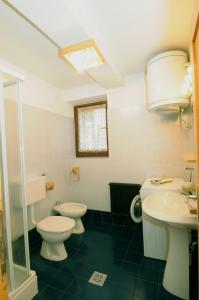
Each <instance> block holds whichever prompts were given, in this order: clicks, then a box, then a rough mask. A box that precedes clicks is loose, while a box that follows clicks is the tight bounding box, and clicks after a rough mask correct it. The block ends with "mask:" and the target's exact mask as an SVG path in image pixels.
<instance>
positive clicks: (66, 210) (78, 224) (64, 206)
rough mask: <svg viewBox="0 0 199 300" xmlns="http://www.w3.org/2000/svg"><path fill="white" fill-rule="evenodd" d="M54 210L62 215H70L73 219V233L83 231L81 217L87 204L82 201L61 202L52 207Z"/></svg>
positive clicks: (85, 210)
mask: <svg viewBox="0 0 199 300" xmlns="http://www.w3.org/2000/svg"><path fill="white" fill-rule="evenodd" d="M54 210H55V211H56V212H58V213H59V214H60V215H62V216H64V217H70V218H73V219H74V220H75V227H74V229H73V233H76V234H80V233H83V232H84V231H85V230H84V226H83V224H82V220H81V217H82V216H84V215H85V213H86V212H87V206H86V205H85V204H82V203H74V202H63V203H60V204H58V205H56V206H55V207H54Z"/></svg>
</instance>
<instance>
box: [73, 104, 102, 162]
mask: <svg viewBox="0 0 199 300" xmlns="http://www.w3.org/2000/svg"><path fill="white" fill-rule="evenodd" d="M74 114H75V138H76V156H77V157H81V156H83V157H87V156H108V130H107V102H106V101H101V102H96V103H89V104H84V105H77V106H75V107H74Z"/></svg>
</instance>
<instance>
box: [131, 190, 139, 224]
mask: <svg viewBox="0 0 199 300" xmlns="http://www.w3.org/2000/svg"><path fill="white" fill-rule="evenodd" d="M130 215H131V218H132V219H133V221H134V222H135V223H140V222H141V221H142V202H141V198H140V195H136V196H135V197H134V198H133V201H132V203H131V207H130Z"/></svg>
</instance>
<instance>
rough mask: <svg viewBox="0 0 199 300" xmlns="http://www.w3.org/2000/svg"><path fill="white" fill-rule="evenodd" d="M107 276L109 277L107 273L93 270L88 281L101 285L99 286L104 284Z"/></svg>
mask: <svg viewBox="0 0 199 300" xmlns="http://www.w3.org/2000/svg"><path fill="white" fill-rule="evenodd" d="M106 278H107V274H103V273H100V272H97V271H95V272H93V274H92V276H91V278H90V279H89V281H88V282H90V283H93V284H96V285H99V286H103V285H104V282H105V280H106Z"/></svg>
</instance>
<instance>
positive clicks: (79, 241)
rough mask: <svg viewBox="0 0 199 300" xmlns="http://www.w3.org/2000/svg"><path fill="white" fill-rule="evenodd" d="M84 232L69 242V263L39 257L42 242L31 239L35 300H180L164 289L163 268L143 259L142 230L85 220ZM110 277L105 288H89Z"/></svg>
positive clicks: (133, 225) (74, 236) (161, 265)
mask: <svg viewBox="0 0 199 300" xmlns="http://www.w3.org/2000/svg"><path fill="white" fill-rule="evenodd" d="M84 224H85V228H86V232H85V233H84V234H82V235H72V236H71V237H70V239H68V240H67V241H66V243H65V244H66V248H67V251H68V255H69V257H68V259H66V260H64V261H62V262H52V261H48V260H45V259H43V258H42V257H41V256H40V254H39V251H40V246H41V238H40V236H39V235H38V234H37V233H36V231H35V233H34V234H32V236H34V238H33V237H31V238H30V250H31V251H30V253H31V268H32V269H33V270H35V271H36V272H37V275H38V283H39V294H38V295H37V296H36V297H35V298H34V300H72V299H77V300H78V299H82V300H98V299H99V300H177V299H179V298H177V297H175V296H173V295H171V294H169V293H168V292H166V291H165V290H164V288H163V287H162V277H163V271H164V267H165V263H164V262H161V261H157V260H153V259H147V258H145V257H144V256H143V240H142V226H141V225H136V224H133V223H132V224H131V223H129V224H128V223H127V224H125V223H122V224H117V225H116V224H108V223H105V224H99V223H98V222H95V221H94V220H92V221H90V220H84ZM94 271H99V272H102V273H106V274H107V275H108V277H107V280H106V281H105V284H104V286H103V287H98V286H96V285H93V284H91V283H89V282H88V280H89V278H90V276H91V274H92V273H93V272H94Z"/></svg>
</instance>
